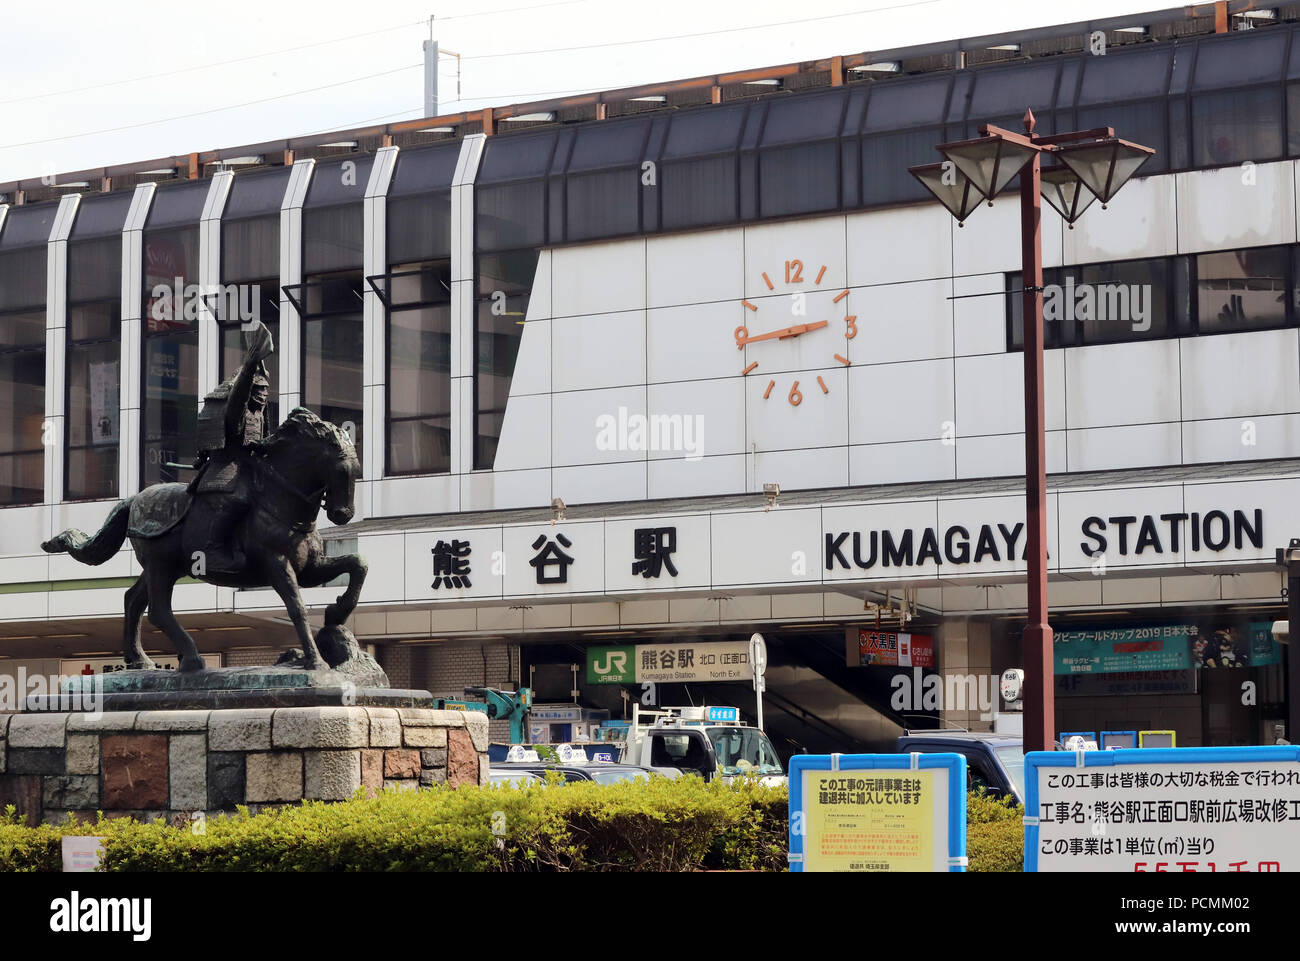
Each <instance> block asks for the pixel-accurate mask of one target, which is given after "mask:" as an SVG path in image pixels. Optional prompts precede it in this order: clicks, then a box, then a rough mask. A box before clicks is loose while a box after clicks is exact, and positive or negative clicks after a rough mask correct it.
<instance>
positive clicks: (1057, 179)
mask: <svg viewBox="0 0 1300 961" xmlns="http://www.w3.org/2000/svg"><path fill="white" fill-rule="evenodd" d="M1042 181H1043V182H1042V194H1043V199H1044V200H1046V201H1047V202H1048V203H1049V204H1051V205H1052V207H1053V208H1054V209H1055V210H1056V212H1057V213H1058V214H1060V215H1061V216H1062V217H1063V218H1065V222H1066V223H1067V224H1070V225H1071V226H1073V225H1074V222H1075V221H1076V220H1078V219H1079V218H1080V217H1082V216H1083V212H1084V211H1085V210H1087V209H1088V208H1089V207H1090V206H1092V204H1093V202H1094V201H1095V200H1096V199H1097V195H1096V194H1094V193H1093V192H1092V191H1091V190H1087V189H1086V188H1085V187H1084V186H1083V184H1082V183H1081V182H1080V181H1079V178H1078V177H1077V176H1075V173H1074V171H1073V170H1071V169H1070V168H1069V167H1047V168H1045V169H1044V170H1043V174H1042Z"/></svg>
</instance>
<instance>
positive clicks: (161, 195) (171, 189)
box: [145, 180, 212, 230]
mask: <svg viewBox="0 0 1300 961" xmlns="http://www.w3.org/2000/svg"><path fill="white" fill-rule="evenodd" d="M211 186H212V182H211V181H210V180H191V181H186V182H185V183H180V184H176V185H174V186H166V187H159V188H158V190H157V191H155V192H154V198H153V203H152V204H150V205H149V219H148V220H147V221H145V227H146V228H147V229H149V230H158V229H161V228H163V227H180V226H184V225H188V224H197V223H198V222H199V218H201V217H202V216H203V206H204V204H205V203H207V199H208V189H209V188H210V187H211Z"/></svg>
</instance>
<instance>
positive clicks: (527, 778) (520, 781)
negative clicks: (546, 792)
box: [490, 771, 542, 787]
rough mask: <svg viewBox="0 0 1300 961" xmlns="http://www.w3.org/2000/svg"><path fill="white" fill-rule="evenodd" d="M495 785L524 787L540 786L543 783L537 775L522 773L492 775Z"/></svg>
mask: <svg viewBox="0 0 1300 961" xmlns="http://www.w3.org/2000/svg"><path fill="white" fill-rule="evenodd" d="M490 778H491V781H492V783H493V784H504V785H509V786H510V787H524V786H525V785H528V784H538V783H540V782H541V780H542V779H541V778H539V777H538V776H537V775H536V774H529V773H527V772H526V771H520V772H519V773H517V774H492V775H490Z"/></svg>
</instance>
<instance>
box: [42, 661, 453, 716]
mask: <svg viewBox="0 0 1300 961" xmlns="http://www.w3.org/2000/svg"><path fill="white" fill-rule="evenodd" d="M373 663H374V662H373V661H371V664H373ZM432 704H433V696H432V695H431V694H430V693H429V692H428V691H419V690H395V689H393V688H390V687H388V677H387V676H386V675H385V674H384V672H383V671H382V670H379V668H378V665H375V666H374V670H358V671H355V672H353V671H348V670H339V669H335V670H330V669H321V670H314V671H309V670H307V669H306V668H303V667H295V666H292V665H277V666H275V667H222V668H215V669H213V670H204V671H158V670H152V671H114V672H112V673H109V674H97V675H86V676H83V677H73V678H69V679H68V680H66V681H65V682H64V684H63V687H62V689H61V690H60V692H59V693H58V694H48V695H35V696H32V697H28V698H27V699H26V701H25V702H24V710H26V711H70V712H78V711H161V710H226V709H234V708H261V707H266V708H273V707H329V706H334V705H341V706H345V707H350V706H357V707H431V706H432Z"/></svg>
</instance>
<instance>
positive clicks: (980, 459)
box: [957, 430, 1065, 477]
mask: <svg viewBox="0 0 1300 961" xmlns="http://www.w3.org/2000/svg"><path fill="white" fill-rule="evenodd" d="M1046 460H1047V473H1049V474H1059V473H1062V472H1064V471H1065V431H1063V430H1053V431H1048V432H1047V456H1046ZM1024 474H1025V435H1024V433H1023V432H1017V433H1014V434H993V435H989V436H986V437H958V438H957V476H958V477H1017V476H1019V477H1023V476H1024Z"/></svg>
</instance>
